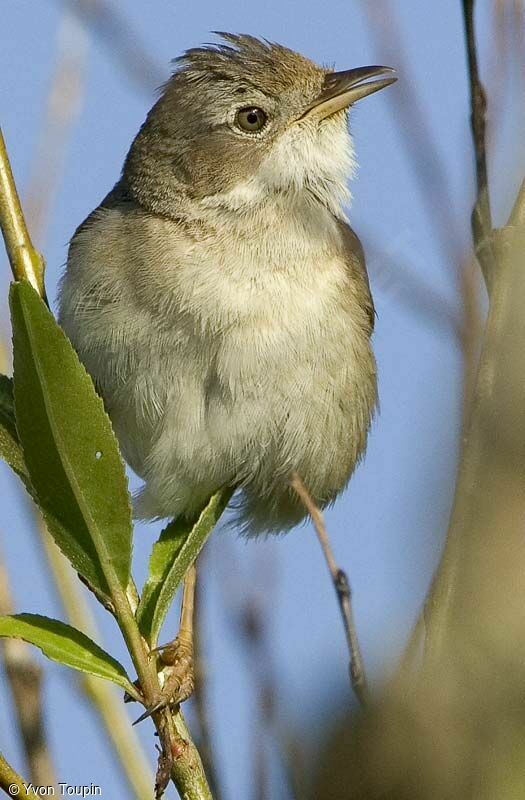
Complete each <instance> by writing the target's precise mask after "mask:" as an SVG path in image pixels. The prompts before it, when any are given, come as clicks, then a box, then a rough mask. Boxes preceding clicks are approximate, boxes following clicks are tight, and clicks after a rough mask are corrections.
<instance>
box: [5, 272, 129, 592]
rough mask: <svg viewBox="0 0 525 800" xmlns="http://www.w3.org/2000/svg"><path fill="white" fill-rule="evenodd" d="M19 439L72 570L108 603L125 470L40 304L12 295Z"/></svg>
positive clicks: (121, 556) (123, 524)
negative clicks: (79, 574)
mask: <svg viewBox="0 0 525 800" xmlns="http://www.w3.org/2000/svg"><path fill="white" fill-rule="evenodd" d="M10 303H11V316H12V326H13V350H14V387H15V391H14V397H15V410H16V421H17V429H18V434H19V436H20V440H21V442H22V446H23V451H24V460H25V463H26V465H27V469H28V471H29V475H30V478H31V484H32V485H33V487H34V491H35V493H36V496H37V500H38V504H39V506H40V508H41V509H42V512H43V514H44V518H45V520H46V522H47V524H48V527H49V530H50V532H51V534H52V535H53V537H54V538H55V541H56V542H57V544H58V545H59V547H60V548H61V550H62V552H63V553H64V554H65V555H66V556H67V558H68V559H69V560H70V561H71V563H72V565H73V567H74V568H75V569H76V570H77V571H78V572H80V573H81V575H83V576H84V577H85V578H86V579H87V580H88V581H89V583H91V584H92V585H93V586H94V587H95V588H97V589H99V590H100V591H101V592H103V593H104V594H109V595H110V596H111V594H112V591H111V587H112V586H113V587H116V586H117V585H119V586H120V587H121V588H124V589H125V588H126V586H127V584H128V582H129V577H130V564H131V507H130V502H129V494H128V491H127V481H126V476H125V471H124V464H123V462H122V459H121V457H120V453H119V450H118V445H117V441H116V438H115V435H114V433H113V430H112V428H111V423H110V421H109V418H108V416H107V415H106V413H105V411H104V406H103V403H102V400H101V399H100V398H99V397H98V395H97V394H96V392H95V389H94V386H93V382H92V380H91V378H90V377H89V375H88V374H87V372H86V371H85V369H84V367H83V366H82V365H81V363H80V361H79V359H78V356H77V355H76V353H75V351H74V350H73V347H72V346H71V344H70V342H69V341H68V339H67V338H66V336H65V334H64V333H63V331H62V330H61V328H60V327H59V326H58V324H57V323H56V321H55V319H54V317H53V315H52V314H51V313H50V311H49V310H48V308H47V307H46V305H45V304H44V302H43V301H42V299H41V298H40V297H39V296H38V295H37V293H36V292H35V291H34V289H33V288H32V287H31V286H30V285H29V284H28V283H27V282H25V281H20V282H18V283H14V284H12V286H11V292H10Z"/></svg>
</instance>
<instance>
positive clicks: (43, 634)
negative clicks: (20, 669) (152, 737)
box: [0, 614, 137, 697]
mask: <svg viewBox="0 0 525 800" xmlns="http://www.w3.org/2000/svg"><path fill="white" fill-rule="evenodd" d="M0 636H4V637H10V638H16V639H23V640H24V641H25V642H29V643H30V644H34V645H35V646H36V647H39V648H40V650H41V651H42V652H43V654H44V655H45V656H47V657H48V658H50V659H52V660H53V661H58V663H59V664H65V666H66V667H71V668H72V669H77V670H79V671H80V672H87V673H88V674H89V675H96V676H97V677H98V678H105V680H107V681H112V682H113V683H116V684H117V685H118V686H122V688H123V689H125V690H126V691H127V692H129V694H131V695H132V696H133V697H137V690H136V689H135V687H134V686H133V684H132V683H131V681H130V679H129V678H128V676H127V674H126V670H125V669H124V667H123V666H122V664H120V663H119V662H118V661H117V660H116V659H114V658H113V657H112V656H110V655H109V653H106V651H105V650H102V648H101V647H99V646H98V644H95V642H94V641H93V640H92V639H90V638H89V636H86V635H85V634H84V633H81V632H80V631H78V630H77V629H76V628H72V627H71V625H66V624H65V622H60V621H59V620H57V619H50V618H49V617H42V616H40V615H39V614H14V615H12V616H8V617H0Z"/></svg>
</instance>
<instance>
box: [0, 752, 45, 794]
mask: <svg viewBox="0 0 525 800" xmlns="http://www.w3.org/2000/svg"><path fill="white" fill-rule="evenodd" d="M0 789H3V790H4V791H5V793H6V794H7V795H9V797H37V796H38V795H37V794H35V792H34V791H33V789H32V788H31V787H30V784H29V781H25V780H24V779H23V778H22V776H21V775H19V774H18V772H15V770H14V769H13V767H12V766H11V764H9V763H8V762H7V761H6V760H5V758H4V756H3V755H2V753H0Z"/></svg>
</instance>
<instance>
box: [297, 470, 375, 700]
mask: <svg viewBox="0 0 525 800" xmlns="http://www.w3.org/2000/svg"><path fill="white" fill-rule="evenodd" d="M290 485H291V487H292V488H293V489H294V491H295V492H296V493H297V495H298V497H299V498H300V500H301V502H302V503H303V505H304V507H305V508H306V510H307V511H308V513H309V514H310V517H311V519H312V523H313V526H314V528H315V532H316V533H317V538H318V539H319V543H320V545H321V548H322V550H323V553H324V557H325V559H326V563H327V564H328V569H329V570H330V574H331V576H332V581H333V584H334V588H335V591H336V594H337V599H338V601H339V607H340V609H341V615H342V617H343V624H344V628H345V634H346V641H347V644H348V650H349V653H350V679H351V683H352V688H353V690H354V692H355V695H356V697H357V699H358V700H359V702H360V703H361V705H362V706H365V705H366V703H367V702H368V694H369V692H368V684H367V680H366V675H365V669H364V664H363V658H362V656H361V648H360V646H359V640H358V638H357V631H356V627H355V623H354V615H353V610H352V592H351V589H350V583H349V581H348V577H347V575H346V572H344V570H342V569H341V568H340V567H338V565H337V562H336V560H335V558H334V555H333V552H332V548H331V546H330V540H329V537H328V532H327V530H326V527H325V524H324V520H323V515H322V513H321V511H320V509H319V508H318V507H317V506H316V504H315V503H314V501H313V500H312V498H311V496H310V493H309V492H308V489H307V488H306V486H305V485H304V483H303V481H302V479H301V478H300V477H299V475H298V474H297V473H296V472H294V473H293V474H292V476H291V479H290Z"/></svg>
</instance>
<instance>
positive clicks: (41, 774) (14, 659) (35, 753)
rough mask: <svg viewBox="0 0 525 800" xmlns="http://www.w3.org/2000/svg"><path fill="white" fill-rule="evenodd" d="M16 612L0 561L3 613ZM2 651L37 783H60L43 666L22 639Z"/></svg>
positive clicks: (1, 647) (5, 645)
mask: <svg viewBox="0 0 525 800" xmlns="http://www.w3.org/2000/svg"><path fill="white" fill-rule="evenodd" d="M13 613H14V605H13V601H12V598H11V592H10V589H9V580H8V577H7V571H6V570H5V568H4V566H3V564H0V614H2V616H3V615H7V614H13ZM0 652H1V656H2V661H3V666H4V670H5V674H6V678H7V681H8V683H9V688H10V689H11V695H12V698H13V703H14V707H15V710H16V715H17V718H18V727H19V730H20V734H21V737H22V742H23V744H24V752H25V756H26V760H27V767H28V770H29V774H30V776H31V780H32V782H33V783H34V784H35V785H37V786H56V785H57V784H56V776H55V771H54V769H53V763H52V760H51V754H50V752H49V747H48V744H47V739H46V730H45V725H44V718H43V710H42V669H41V667H40V666H39V664H37V662H36V661H35V659H34V658H33V656H32V655H31V650H30V648H29V646H28V645H27V644H26V643H25V642H23V641H21V640H20V639H3V640H2V644H1V645H0Z"/></svg>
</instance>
